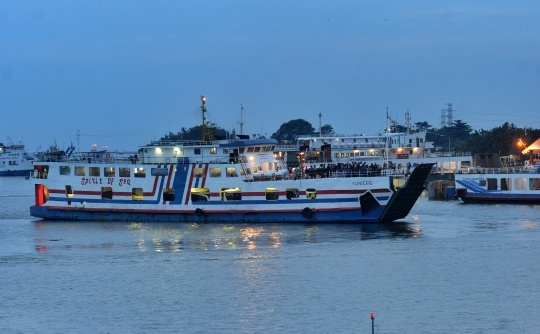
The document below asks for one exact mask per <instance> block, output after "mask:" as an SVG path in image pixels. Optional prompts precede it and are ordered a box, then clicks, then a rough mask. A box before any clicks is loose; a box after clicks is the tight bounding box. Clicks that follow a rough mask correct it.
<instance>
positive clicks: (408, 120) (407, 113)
mask: <svg viewBox="0 0 540 334" xmlns="http://www.w3.org/2000/svg"><path fill="white" fill-rule="evenodd" d="M405 122H406V123H407V134H411V133H412V131H411V114H409V108H407V112H406V113H405Z"/></svg>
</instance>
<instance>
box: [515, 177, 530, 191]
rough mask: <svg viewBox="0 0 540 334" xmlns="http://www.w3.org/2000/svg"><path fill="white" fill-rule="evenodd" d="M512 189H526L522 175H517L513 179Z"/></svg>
mask: <svg viewBox="0 0 540 334" xmlns="http://www.w3.org/2000/svg"><path fill="white" fill-rule="evenodd" d="M514 189H516V190H526V189H527V179H526V178H524V177H518V178H515V179H514Z"/></svg>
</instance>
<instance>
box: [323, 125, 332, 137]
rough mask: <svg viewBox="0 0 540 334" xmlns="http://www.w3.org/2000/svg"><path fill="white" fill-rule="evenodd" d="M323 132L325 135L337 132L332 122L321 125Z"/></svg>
mask: <svg viewBox="0 0 540 334" xmlns="http://www.w3.org/2000/svg"><path fill="white" fill-rule="evenodd" d="M321 133H322V134H323V135H333V134H335V132H334V128H333V127H332V125H330V124H325V125H323V126H321Z"/></svg>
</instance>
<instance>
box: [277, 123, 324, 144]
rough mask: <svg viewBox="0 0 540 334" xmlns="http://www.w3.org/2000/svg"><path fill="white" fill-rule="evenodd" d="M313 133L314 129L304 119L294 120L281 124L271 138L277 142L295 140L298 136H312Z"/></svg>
mask: <svg viewBox="0 0 540 334" xmlns="http://www.w3.org/2000/svg"><path fill="white" fill-rule="evenodd" d="M313 133H315V129H314V128H313V126H312V125H311V123H309V122H308V121H306V120H304V119H301V118H299V119H295V120H292V121H288V122H287V123H283V124H281V126H280V127H279V129H278V130H277V131H276V132H274V133H273V134H272V137H271V138H274V139H276V140H278V141H281V140H290V141H294V140H296V137H297V136H298V135H312V134H313Z"/></svg>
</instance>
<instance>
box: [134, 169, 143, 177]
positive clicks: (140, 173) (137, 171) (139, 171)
mask: <svg viewBox="0 0 540 334" xmlns="http://www.w3.org/2000/svg"><path fill="white" fill-rule="evenodd" d="M133 176H135V177H146V168H143V167H137V168H134V169H133Z"/></svg>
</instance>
